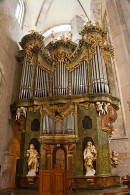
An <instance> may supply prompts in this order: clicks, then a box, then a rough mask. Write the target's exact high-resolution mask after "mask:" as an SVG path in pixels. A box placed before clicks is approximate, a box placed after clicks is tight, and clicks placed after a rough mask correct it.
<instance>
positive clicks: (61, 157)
mask: <svg viewBox="0 0 130 195" xmlns="http://www.w3.org/2000/svg"><path fill="white" fill-rule="evenodd" d="M55 164H56V165H59V166H60V167H61V169H65V151H64V150H63V149H62V148H58V149H57V150H56V154H55Z"/></svg>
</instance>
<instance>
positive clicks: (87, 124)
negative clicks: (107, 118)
mask: <svg viewBox="0 0 130 195" xmlns="http://www.w3.org/2000/svg"><path fill="white" fill-rule="evenodd" d="M82 127H83V130H87V129H91V128H92V119H91V118H90V117H89V116H85V117H84V119H83V120H82Z"/></svg>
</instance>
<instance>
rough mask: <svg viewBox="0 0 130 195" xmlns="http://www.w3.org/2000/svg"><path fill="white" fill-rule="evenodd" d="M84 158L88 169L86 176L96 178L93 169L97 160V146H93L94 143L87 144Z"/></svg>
mask: <svg viewBox="0 0 130 195" xmlns="http://www.w3.org/2000/svg"><path fill="white" fill-rule="evenodd" d="M83 156H84V166H85V169H86V174H85V176H94V174H95V172H96V171H95V170H94V167H93V162H94V161H95V160H96V158H97V151H96V149H95V146H94V145H92V142H90V141H89V142H87V145H86V148H85V150H84V152H83Z"/></svg>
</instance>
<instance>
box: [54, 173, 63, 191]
mask: <svg viewBox="0 0 130 195" xmlns="http://www.w3.org/2000/svg"><path fill="white" fill-rule="evenodd" d="M55 184H56V186H55V193H57V194H64V182H63V173H55Z"/></svg>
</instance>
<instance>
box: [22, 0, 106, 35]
mask: <svg viewBox="0 0 130 195" xmlns="http://www.w3.org/2000/svg"><path fill="white" fill-rule="evenodd" d="M25 6H26V14H25V18H24V25H23V29H24V30H25V31H26V32H27V31H29V30H30V29H34V28H35V29H36V30H39V31H42V32H45V31H46V30H48V29H50V28H52V27H54V26H58V25H61V24H70V23H71V21H72V19H73V18H74V17H75V16H76V15H77V16H80V17H82V19H83V20H84V21H87V18H89V19H91V20H96V19H98V20H101V18H102V16H103V13H104V0H37V1H34V0H25Z"/></svg>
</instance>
